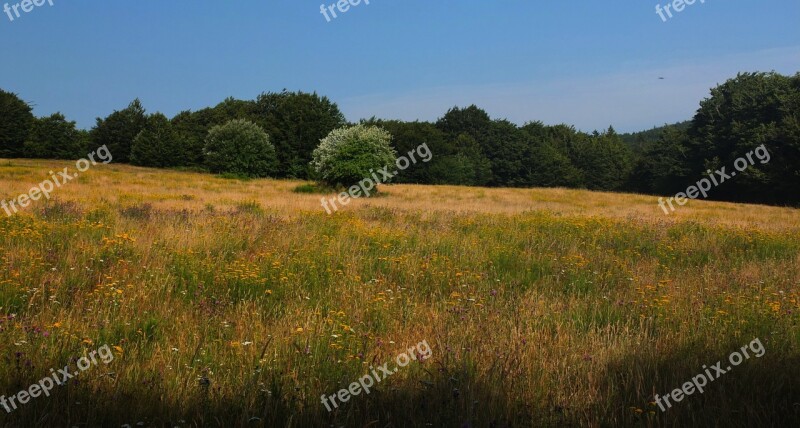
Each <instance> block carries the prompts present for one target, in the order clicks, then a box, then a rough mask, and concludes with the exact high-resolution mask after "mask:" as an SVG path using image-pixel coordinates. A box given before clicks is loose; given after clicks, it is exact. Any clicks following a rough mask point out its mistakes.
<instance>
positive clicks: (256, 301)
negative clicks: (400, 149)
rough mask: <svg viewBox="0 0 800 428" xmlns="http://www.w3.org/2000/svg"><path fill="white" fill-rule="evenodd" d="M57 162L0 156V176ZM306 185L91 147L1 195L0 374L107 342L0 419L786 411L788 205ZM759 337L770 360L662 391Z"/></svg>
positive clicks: (709, 416)
mask: <svg viewBox="0 0 800 428" xmlns="http://www.w3.org/2000/svg"><path fill="white" fill-rule="evenodd" d="M72 165H73V164H72V163H71V162H58V161H22V160H0V198H2V199H11V198H13V197H16V196H17V195H19V194H21V193H27V191H28V189H30V187H31V186H33V185H35V184H37V183H39V182H40V181H42V180H44V179H46V178H47V177H48V174H47V172H48V171H50V170H53V171H57V170H60V169H61V168H63V167H65V166H70V167H72ZM299 184H301V183H300V182H295V181H272V180H252V181H239V180H231V179H223V178H219V177H214V176H210V175H205V174H197V173H187V172H174V171H163V170H150V169H142V168H134V167H129V166H120V165H113V164H112V165H97V166H95V167H93V168H92V169H91V170H89V171H87V172H86V173H81V176H80V177H78V178H76V179H75V180H73V181H72V182H69V183H67V184H65V185H64V186H63V187H62V188H60V189H57V190H55V191H54V192H53V196H54V198H52V199H50V200H49V201H46V200H39V201H36V202H33V204H32V205H31V206H30V207H29V208H27V209H26V210H25V211H24V212H21V213H19V214H16V215H14V216H12V217H7V216H6V215H5V214H4V213H2V215H0V264H2V269H0V358H1V359H2V360H0V361H2V364H0V394H4V395H5V396H6V397H8V396H12V395H14V394H16V393H17V392H18V391H22V390H25V389H27V388H28V387H29V386H30V385H32V384H34V383H36V382H38V381H39V380H40V379H42V378H44V377H46V376H49V375H50V373H51V372H50V369H56V370H58V369H60V368H62V367H64V366H65V365H68V364H72V367H74V366H75V361H76V360H77V359H78V358H80V357H83V356H87V355H89V354H90V352H92V351H93V350H96V349H98V348H99V347H101V346H104V345H108V346H109V347H110V348H109V349H112V350H113V353H114V360H113V361H111V362H110V363H109V364H108V365H105V364H103V363H99V364H97V365H96V366H93V367H92V368H89V369H87V370H86V371H85V372H82V373H80V376H78V377H76V378H75V379H74V380H72V381H70V382H69V383H68V384H67V385H65V386H61V387H56V388H54V389H53V390H52V391H51V392H50V396H49V397H45V396H40V397H38V398H35V399H32V400H31V401H30V402H28V403H26V404H21V405H20V406H19V408H18V409H16V410H13V411H12V412H11V413H8V412H7V411H5V410H4V409H3V408H2V407H0V424H2V425H4V426H68V427H71V426H79V427H82V426H92V427H94V426H122V425H124V424H129V425H131V426H137V424H140V425H139V426H170V427H171V426H201V425H205V426H293V427H305V426H361V427H366V426H370V427H389V426H391V427H401V426H432V427H440V426H455V427H488V426H491V427H505V426H515V427H516V426H592V427H595V426H675V427H678V426H680V427H686V426H704V427H705V426H726V427H731V426H792V425H794V426H797V425H798V424H800V326H799V325H798V323H799V322H800V288H799V286H800V267H798V262H799V261H800V256H799V255H800V211H798V210H792V209H784V208H777V207H764V206H752V205H739V204H728V203H711V202H701V201H692V202H690V203H689V204H688V205H687V206H685V207H681V208H679V209H678V211H677V212H676V213H675V214H672V215H670V216H666V215H664V213H663V211H661V209H660V208H659V207H658V205H657V201H656V198H654V197H650V196H639V195H624V194H608V193H595V192H587V191H579V190H564V189H533V190H525V189H482V188H464V187H448V186H431V187H426V186H410V185H409V186H406V185H395V186H385V187H384V188H383V189H382V192H383V195H382V196H381V197H377V198H370V199H367V200H355V201H353V202H352V203H351V204H350V205H349V206H347V207H345V208H343V209H341V210H340V211H339V212H338V213H336V214H335V215H328V214H326V213H325V211H324V210H323V209H322V207H321V206H320V201H319V200H320V198H321V197H322V196H323V195H318V194H316V195H315V194H301V193H295V192H293V191H292V189H294V188H295V187H296V186H298V185H299ZM0 212H1V211H0ZM756 338H758V339H759V340H760V341H761V343H763V345H764V349H765V353H764V354H763V356H762V357H760V358H749V359H747V360H745V361H744V362H742V363H741V365H739V366H738V367H735V368H733V369H732V370H730V371H729V372H728V373H726V374H724V375H722V376H721V377H720V378H719V379H717V380H715V381H714V382H712V383H709V385H708V386H707V387H706V388H705V392H704V393H702V394H700V393H695V394H694V395H691V396H689V397H686V398H685V399H683V400H682V401H681V402H679V403H674V405H673V406H672V407H671V408H669V409H667V410H666V411H665V412H662V411H661V410H660V409H659V408H658V406H657V405H656V404H655V403H654V402H653V399H654V395H655V394H660V395H665V394H669V392H670V391H672V390H674V389H676V388H680V387H681V385H682V384H684V383H685V382H687V381H689V380H691V379H692V377H694V376H695V375H697V374H699V373H702V372H703V368H702V367H703V365H708V366H711V365H713V364H714V363H716V362H717V361H719V360H722V361H723V362H725V363H726V364H727V358H728V355H729V354H730V353H731V352H733V351H736V350H739V349H740V348H741V347H742V346H745V345H747V344H749V343H750V342H751V341H753V340H754V339H756ZM422 341H426V342H427V343H428V344H429V345H430V350H431V357H430V358H429V359H427V360H425V361H415V362H412V363H411V364H409V365H408V366H407V367H405V368H402V369H400V370H399V371H398V372H397V373H395V374H394V375H393V376H391V377H390V378H388V379H386V380H384V381H383V382H381V383H380V384H377V385H376V386H375V387H374V388H373V390H372V391H371V393H370V394H368V395H367V394H361V395H359V396H354V397H352V398H351V399H350V400H349V401H348V402H347V403H345V404H342V405H340V406H339V407H338V408H337V409H334V411H333V412H330V413H329V412H328V410H327V409H326V407H325V406H324V405H323V404H322V403H321V396H322V395H323V394H325V395H328V396H330V395H333V394H336V392H337V391H339V390H340V389H342V388H346V387H348V385H350V384H351V383H352V382H355V381H357V380H358V379H359V378H361V377H362V376H364V375H365V374H367V373H369V371H370V366H375V367H377V366H380V365H382V364H384V363H392V362H393V361H394V360H395V357H396V356H398V354H401V353H403V352H405V351H406V350H407V349H408V348H409V347H411V346H414V345H416V344H418V343H420V342H422ZM390 367H391V366H390Z"/></svg>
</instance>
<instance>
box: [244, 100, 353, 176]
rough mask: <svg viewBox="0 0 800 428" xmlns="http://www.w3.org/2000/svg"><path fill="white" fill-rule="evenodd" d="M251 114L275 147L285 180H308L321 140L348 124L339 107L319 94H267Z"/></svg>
mask: <svg viewBox="0 0 800 428" xmlns="http://www.w3.org/2000/svg"><path fill="white" fill-rule="evenodd" d="M250 114H251V116H250V120H252V121H253V122H255V123H257V124H258V125H260V126H261V127H262V128H264V130H266V131H267V133H269V135H270V137H271V140H272V142H273V143H274V144H275V148H276V149H277V151H278V159H279V163H280V167H279V175H280V176H282V177H295V178H308V177H309V174H310V170H309V162H310V161H311V156H312V155H311V154H312V152H313V151H314V149H315V148H316V147H317V145H318V144H319V142H320V140H321V139H323V138H325V136H327V135H328V134H329V133H330V132H331V131H333V130H334V129H336V128H339V127H342V126H344V125H345V119H344V115H343V114H342V112H341V111H339V107H338V106H337V105H336V104H335V103H333V102H331V101H330V100H329V99H328V98H327V97H321V96H319V95H317V94H316V93H312V94H309V93H304V92H288V91H286V90H284V91H283V92H280V93H264V94H261V95H259V96H258V98H257V99H256V101H255V104H254V106H253V109H252V111H251V112H250Z"/></svg>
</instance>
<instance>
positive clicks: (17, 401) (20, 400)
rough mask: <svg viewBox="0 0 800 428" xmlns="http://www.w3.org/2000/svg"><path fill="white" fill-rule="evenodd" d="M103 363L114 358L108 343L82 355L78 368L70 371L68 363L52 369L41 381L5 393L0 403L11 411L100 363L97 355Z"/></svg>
mask: <svg viewBox="0 0 800 428" xmlns="http://www.w3.org/2000/svg"><path fill="white" fill-rule="evenodd" d="M98 356H99V357H100V361H102V362H103V364H108V363H110V362H111V361H113V360H114V353H113V352H111V348H109V347H108V345H103V346H102V347H100V348H99V349H97V350H96V351H92V352H90V353H89V355H88V357H81V358H79V359H78V361H77V362H76V364H77V366H78V370H75V371H70V366H69V364H67V365H66V366H64V368H63V369H59V370H58V371H56V369H50V376H47V377H45V378H42V380H40V381H39V382H37V383H35V384H33V385H31V386H30V387H28V388H27V389H24V390H22V391H20V392H18V393H16V394H14V395H12V396H10V397H6V396H5V395H3V396H2V397H0V405H1V406H3V408H4V409H6V413H11V412H13V411H14V410H17V408H18V407H19V406H22V405H23V404H27V403H28V402H29V401H30V400H31V399H32V398H37V397H40V396H41V395H42V394H44V396H45V397H49V396H50V391H52V390H53V388H55V387H56V386H64V385H65V384H66V383H67V382H69V380H70V379H72V378H75V377H77V376H78V375H80V374H81V372H85V371H86V370H89V368H90V367H92V366H96V365H98V364H99V363H98V361H97V357H98Z"/></svg>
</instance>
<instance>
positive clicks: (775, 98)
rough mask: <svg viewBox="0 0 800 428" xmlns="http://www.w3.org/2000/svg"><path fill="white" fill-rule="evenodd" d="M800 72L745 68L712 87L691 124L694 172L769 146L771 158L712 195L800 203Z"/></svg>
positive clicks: (696, 174) (690, 152) (690, 153)
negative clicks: (749, 70) (784, 73)
mask: <svg viewBox="0 0 800 428" xmlns="http://www.w3.org/2000/svg"><path fill="white" fill-rule="evenodd" d="M799 97H800V74H797V75H795V76H793V77H787V76H782V75H780V74H777V73H742V74H739V75H738V76H736V78H734V79H731V80H728V81H727V82H725V83H724V84H722V85H720V86H718V87H716V88H714V89H712V90H711V97H709V98H707V99H705V100H703V101H702V102H701V103H700V109H699V110H698V111H697V114H696V115H695V117H694V120H693V123H692V126H691V128H690V129H689V140H688V148H689V150H688V160H689V163H690V165H691V173H692V175H693V176H694V177H699V176H701V175H702V174H703V173H704V171H706V170H707V169H709V168H710V169H712V170H715V169H717V168H719V167H721V166H727V168H728V171H730V170H731V169H732V165H733V162H734V161H735V160H736V159H737V158H740V157H743V156H746V154H747V153H749V152H751V151H754V150H755V149H756V148H757V147H758V146H760V145H762V144H763V145H764V146H765V148H766V149H767V151H768V152H769V154H770V155H771V160H770V162H769V163H765V164H762V163H761V162H760V161H756V162H755V165H752V166H750V167H749V168H748V169H747V170H745V171H743V172H737V176H736V179H735V180H728V181H727V182H726V183H724V185H721V186H720V187H719V188H718V189H715V190H714V194H713V197H714V198H719V199H724V200H734V201H760V202H770V203H792V202H793V203H797V202H798V201H799V200H800V198H798V196H797V189H798V187H799V186H800V174H798V172H797V171H798V165H800V138H799V137H800V133H798V122H799V121H800V109H798V107H800V99H799Z"/></svg>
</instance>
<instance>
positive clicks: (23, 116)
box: [0, 89, 34, 158]
mask: <svg viewBox="0 0 800 428" xmlns="http://www.w3.org/2000/svg"><path fill="white" fill-rule="evenodd" d="M33 121H34V117H33V113H31V106H29V105H28V103H26V102H25V101H22V100H21V99H20V98H19V97H18V96H17V95H16V94H13V93H11V92H5V91H3V90H2V89H0V157H6V158H15V157H22V156H24V153H23V147H24V144H25V141H26V140H27V138H28V133H29V132H30V129H31V126H32V125H33Z"/></svg>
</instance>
